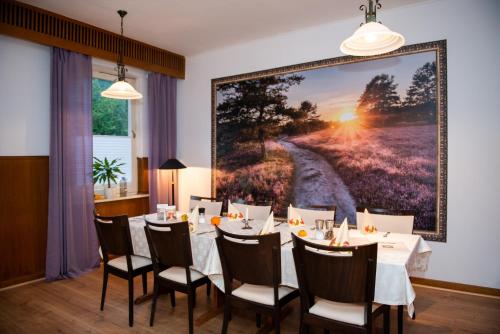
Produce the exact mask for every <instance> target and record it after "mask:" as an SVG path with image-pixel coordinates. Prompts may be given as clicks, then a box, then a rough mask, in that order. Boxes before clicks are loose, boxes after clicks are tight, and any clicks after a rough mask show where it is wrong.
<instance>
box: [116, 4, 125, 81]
mask: <svg viewBox="0 0 500 334" xmlns="http://www.w3.org/2000/svg"><path fill="white" fill-rule="evenodd" d="M118 15H120V18H121V26H120V50H119V52H118V61H117V69H116V70H117V72H118V81H124V80H125V74H126V72H127V69H126V68H125V64H124V63H123V52H124V51H125V38H124V37H123V18H124V17H125V15H127V12H126V11H124V10H119V11H118Z"/></svg>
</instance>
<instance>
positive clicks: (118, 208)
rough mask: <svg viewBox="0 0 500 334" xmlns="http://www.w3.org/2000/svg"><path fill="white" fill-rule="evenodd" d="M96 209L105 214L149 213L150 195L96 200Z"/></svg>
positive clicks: (134, 214)
mask: <svg viewBox="0 0 500 334" xmlns="http://www.w3.org/2000/svg"><path fill="white" fill-rule="evenodd" d="M95 210H96V211H97V213H99V214H100V215H103V216H118V215H128V216H129V217H134V216H141V215H143V214H146V213H149V196H147V195H143V196H140V195H137V196H131V198H123V199H121V198H120V199H116V200H102V201H96V203H95Z"/></svg>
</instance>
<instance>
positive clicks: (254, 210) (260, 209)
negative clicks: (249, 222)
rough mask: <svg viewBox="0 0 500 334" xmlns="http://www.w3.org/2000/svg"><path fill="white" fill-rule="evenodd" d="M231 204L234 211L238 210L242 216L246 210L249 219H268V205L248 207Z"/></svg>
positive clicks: (269, 208)
mask: <svg viewBox="0 0 500 334" xmlns="http://www.w3.org/2000/svg"><path fill="white" fill-rule="evenodd" d="M231 204H233V205H234V206H235V207H236V209H238V210H239V211H240V212H241V213H243V214H245V211H246V209H248V218H249V219H257V220H266V219H267V217H269V215H270V214H271V206H270V205H249V204H241V203H231Z"/></svg>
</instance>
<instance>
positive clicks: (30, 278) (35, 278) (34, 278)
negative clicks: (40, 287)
mask: <svg viewBox="0 0 500 334" xmlns="http://www.w3.org/2000/svg"><path fill="white" fill-rule="evenodd" d="M44 276H45V274H43V273H42V274H36V275H27V276H24V277H23V281H21V282H20V283H19V282H18V283H12V281H10V282H9V283H10V284H3V283H4V282H2V284H0V291H4V290H9V289H13V288H17V287H20V286H23V285H27V284H31V283H36V282H39V281H43V280H44V279H45V277H44Z"/></svg>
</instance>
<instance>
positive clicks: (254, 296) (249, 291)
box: [232, 283, 295, 305]
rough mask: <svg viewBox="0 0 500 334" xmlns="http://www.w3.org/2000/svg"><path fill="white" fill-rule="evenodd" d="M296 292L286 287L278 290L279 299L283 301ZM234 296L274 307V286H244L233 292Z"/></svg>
mask: <svg viewBox="0 0 500 334" xmlns="http://www.w3.org/2000/svg"><path fill="white" fill-rule="evenodd" d="M293 291H295V290H294V289H292V288H289V287H286V286H280V287H279V288H278V298H279V299H281V298H283V297H285V296H287V295H289V294H290V293H292V292H293ZM232 295H233V296H236V297H239V298H242V299H246V300H249V301H253V302H257V303H260V304H265V305H274V289H273V287H272V286H265V285H254V284H247V283H245V284H243V285H241V286H240V287H239V288H237V289H235V290H233V292H232Z"/></svg>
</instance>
